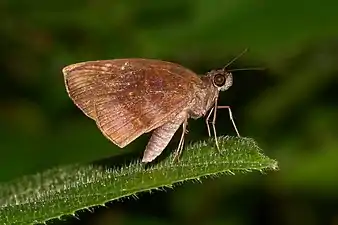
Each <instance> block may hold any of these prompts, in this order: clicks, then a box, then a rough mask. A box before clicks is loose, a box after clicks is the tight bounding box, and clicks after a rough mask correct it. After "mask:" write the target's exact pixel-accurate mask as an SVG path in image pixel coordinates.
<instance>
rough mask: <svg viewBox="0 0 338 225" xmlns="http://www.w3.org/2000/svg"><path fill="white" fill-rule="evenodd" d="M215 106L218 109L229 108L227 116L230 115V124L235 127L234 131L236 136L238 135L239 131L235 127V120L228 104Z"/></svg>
mask: <svg viewBox="0 0 338 225" xmlns="http://www.w3.org/2000/svg"><path fill="white" fill-rule="evenodd" d="M217 108H218V109H228V110H229V116H230V120H231V123H232V125H233V127H234V129H235V131H236V133H237V136H238V137H240V135H239V132H238V130H237V127H236V124H235V120H234V118H233V116H232V112H231V108H230V106H217Z"/></svg>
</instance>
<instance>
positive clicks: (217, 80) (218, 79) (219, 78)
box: [214, 74, 226, 87]
mask: <svg viewBox="0 0 338 225" xmlns="http://www.w3.org/2000/svg"><path fill="white" fill-rule="evenodd" d="M225 82H226V78H225V76H224V75H223V74H217V75H215V76H214V84H215V85H216V86H217V87H222V86H223V85H224V84H225Z"/></svg>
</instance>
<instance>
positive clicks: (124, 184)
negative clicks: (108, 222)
mask: <svg viewBox="0 0 338 225" xmlns="http://www.w3.org/2000/svg"><path fill="white" fill-rule="evenodd" d="M219 144H220V148H221V154H219V152H217V151H216V149H215V148H214V147H212V146H214V140H213V139H209V140H207V141H202V142H198V143H195V144H192V145H190V146H188V147H187V148H186V149H185V150H184V153H183V155H182V157H181V159H180V161H179V162H173V158H172V157H173V156H170V157H167V159H165V160H163V161H161V162H159V163H157V164H154V165H151V166H150V167H148V168H145V166H144V164H142V163H140V161H136V162H133V163H130V164H129V165H127V166H122V167H121V168H115V169H109V168H103V167H99V166H94V165H72V166H66V167H58V168H55V169H51V170H48V171H45V172H43V173H40V174H36V175H30V176H26V177H23V178H21V179H18V180H15V181H12V182H8V183H4V184H1V185H0V215H1V217H0V224H33V223H42V222H46V221H48V220H51V219H54V218H60V217H61V216H64V215H73V214H74V213H75V212H76V211H78V210H81V209H88V210H89V207H92V206H97V205H104V204H105V203H106V202H109V201H112V200H116V199H119V198H122V197H126V196H135V194H137V193H138V192H142V191H150V190H153V189H159V188H161V187H172V185H173V184H175V183H180V182H183V181H187V180H192V179H199V178H201V177H205V176H210V175H213V176H215V175H216V176H219V175H221V174H235V173H236V172H249V171H253V170H257V171H260V172H262V171H265V170H277V169H278V165H277V162H276V161H275V160H272V159H270V158H268V157H266V156H264V155H263V154H262V152H261V149H260V148H259V147H258V146H257V144H256V143H255V141H254V140H253V139H251V138H237V137H236V138H235V137H220V138H219Z"/></svg>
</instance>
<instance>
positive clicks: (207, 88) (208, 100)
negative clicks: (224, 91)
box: [190, 76, 219, 119]
mask: <svg viewBox="0 0 338 225" xmlns="http://www.w3.org/2000/svg"><path fill="white" fill-rule="evenodd" d="M201 80H202V82H201V84H200V85H198V86H197V87H196V89H195V96H196V98H195V99H194V102H193V104H192V105H191V108H190V117H191V118H193V119H198V118H200V117H202V116H205V115H206V113H207V112H208V111H209V109H211V107H212V106H213V105H214V103H215V100H216V98H217V97H218V93H219V91H218V89H217V87H215V86H214V85H213V83H212V80H211V78H210V77H209V76H202V77H201Z"/></svg>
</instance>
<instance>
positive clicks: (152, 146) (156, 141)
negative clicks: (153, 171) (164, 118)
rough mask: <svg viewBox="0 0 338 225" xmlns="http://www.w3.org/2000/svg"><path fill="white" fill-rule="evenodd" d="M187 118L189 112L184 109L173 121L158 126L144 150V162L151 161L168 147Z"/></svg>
mask: <svg viewBox="0 0 338 225" xmlns="http://www.w3.org/2000/svg"><path fill="white" fill-rule="evenodd" d="M187 118H188V113H187V112H185V111H183V112H181V113H179V114H178V115H177V116H176V117H175V118H174V119H172V120H171V121H168V122H167V123H165V124H163V125H162V126H160V127H158V128H156V129H155V130H154V132H153V134H152V136H151V138H150V140H149V142H148V145H147V147H146V150H145V151H144V154H143V158H142V162H145V163H147V162H151V161H153V160H154V159H155V158H156V157H157V156H159V155H160V154H161V153H162V152H163V150H164V149H165V148H166V147H167V145H168V144H169V142H170V140H171V139H172V137H173V136H174V134H175V133H176V131H177V130H178V128H179V127H180V126H181V124H182V123H184V121H185V120H186V119H187Z"/></svg>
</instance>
